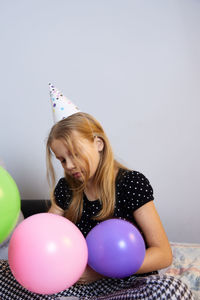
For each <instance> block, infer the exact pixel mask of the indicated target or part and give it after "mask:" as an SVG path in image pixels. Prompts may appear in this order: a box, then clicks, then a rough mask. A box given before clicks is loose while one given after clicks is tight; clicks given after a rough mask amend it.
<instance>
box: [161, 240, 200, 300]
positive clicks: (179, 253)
mask: <svg viewBox="0 0 200 300" xmlns="http://www.w3.org/2000/svg"><path fill="white" fill-rule="evenodd" d="M171 247H172V251H173V263H172V265H171V266H170V267H168V268H166V269H164V270H161V271H160V273H165V274H168V275H173V276H176V277H178V278H180V279H181V280H182V281H183V282H185V283H186V284H187V285H188V286H189V287H190V289H191V290H192V291H193V294H194V296H196V299H200V244H190V243H188V244H185V243H184V244H183V243H171Z"/></svg>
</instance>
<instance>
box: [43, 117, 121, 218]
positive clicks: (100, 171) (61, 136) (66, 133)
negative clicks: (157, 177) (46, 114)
mask: <svg viewBox="0 0 200 300" xmlns="http://www.w3.org/2000/svg"><path fill="white" fill-rule="evenodd" d="M74 131H76V132H78V133H79V134H80V136H81V137H83V138H85V139H87V140H89V141H91V142H92V141H94V138H95V137H98V138H100V139H101V140H102V141H103V143H104V147H103V150H102V151H101V152H100V161H99V164H98V167H97V170H96V172H95V175H94V179H93V184H94V187H95V189H96V192H97V195H98V197H99V200H100V201H101V203H102V209H101V211H100V212H99V213H98V215H97V216H95V217H93V218H94V219H96V220H105V219H107V218H109V217H112V215H113V213H114V207H115V177H116V174H117V170H118V169H119V168H125V167H124V166H122V165H121V164H120V163H119V162H117V161H116V160H115V159H114V155H113V152H112V148H111V145H110V143H109V140H108V138H107V136H106V134H105V132H104V130H103V128H102V126H101V125H100V123H99V122H98V121H97V120H95V118H93V117H92V116H91V115H89V114H86V113H82V112H79V113H76V114H73V115H71V116H69V117H68V118H66V119H64V120H61V121H59V122H58V123H56V124H55V125H54V126H53V127H52V129H51V131H50V134H49V137H48V140H47V145H46V158H47V177H48V181H49V183H50V185H51V202H52V205H53V206H56V208H58V206H57V205H56V201H55V196H54V189H55V172H54V169H53V165H52V160H51V158H52V151H51V145H52V142H53V140H55V139H57V140H62V141H63V142H64V143H65V144H66V146H67V147H68V149H69V151H70V153H71V155H72V157H73V159H74V161H75V165H78V166H79V167H80V166H81V168H82V164H83V161H84V166H86V167H85V172H84V173H85V174H86V175H85V177H84V180H83V182H82V183H81V182H78V181H77V180H75V179H73V178H72V177H71V176H69V175H68V174H67V173H66V172H65V178H66V181H67V183H68V184H69V186H70V188H71V189H72V201H71V202H70V205H69V207H68V209H67V210H66V211H65V212H64V216H65V217H67V218H68V219H69V220H71V221H72V222H74V223H76V222H77V221H78V220H80V218H81V215H82V210H83V191H84V189H85V187H86V184H87V180H88V178H89V172H90V170H89V162H88V160H87V157H86V156H84V154H83V152H82V151H81V148H80V147H79V144H78V142H77V141H74V140H73V138H72V133H73V132H74Z"/></svg>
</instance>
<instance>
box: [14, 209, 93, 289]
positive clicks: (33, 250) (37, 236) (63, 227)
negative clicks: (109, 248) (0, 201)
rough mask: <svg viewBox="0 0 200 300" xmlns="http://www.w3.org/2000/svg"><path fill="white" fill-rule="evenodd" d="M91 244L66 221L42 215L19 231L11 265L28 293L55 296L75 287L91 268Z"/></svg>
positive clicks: (16, 234)
mask: <svg viewBox="0 0 200 300" xmlns="http://www.w3.org/2000/svg"><path fill="white" fill-rule="evenodd" d="M87 258H88V251H87V243H86V240H85V238H84V236H83V235H82V233H81V231H80V230H79V229H78V227H76V226H75V225H74V224H73V223H72V222H70V221H69V220H67V219H66V218H64V217H61V216H58V215H54V214H51V213H40V214H36V215H33V216H31V217H29V218H27V219H25V220H24V221H23V222H22V223H20V224H19V225H18V227H17V228H16V229H15V231H14V233H13V235H12V237H11V240H10V244H9V249H8V262H9V265H10V268H11V271H12V273H13V275H14V276H15V278H16V280H17V281H18V282H19V283H20V284H21V285H22V286H24V287H25V288H26V289H27V290H29V291H31V292H34V293H38V294H54V293H58V292H60V291H63V290H64V289H67V288H68V287H70V286H71V285H73V284H74V283H75V282H76V281H77V280H78V279H79V278H80V277H81V275H82V273H83V272H84V270H85V267H86V265H87Z"/></svg>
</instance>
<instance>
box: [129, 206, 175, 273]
mask: <svg viewBox="0 0 200 300" xmlns="http://www.w3.org/2000/svg"><path fill="white" fill-rule="evenodd" d="M133 216H134V219H135V221H136V223H137V225H138V227H139V228H140V229H141V231H142V232H143V235H144V238H145V241H146V244H147V250H146V255H145V258H144V262H143V264H142V266H141V267H140V269H139V270H138V271H137V274H141V273H148V272H152V271H156V270H159V269H163V268H166V267H168V266H169V265H170V264H171V263H172V251H171V247H170V244H169V241H168V238H167V235H166V233H165V231H164V228H163V225H162V223H161V220H160V217H159V215H158V213H157V210H156V208H155V206H154V203H153V201H150V202H148V203H146V204H145V205H143V206H142V207H140V208H138V209H137V210H136V211H135V212H134V213H133Z"/></svg>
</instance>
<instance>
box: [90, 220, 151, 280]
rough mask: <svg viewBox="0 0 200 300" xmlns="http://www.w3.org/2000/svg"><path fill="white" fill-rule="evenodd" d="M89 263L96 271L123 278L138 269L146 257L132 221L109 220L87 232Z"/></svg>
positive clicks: (139, 235) (143, 246)
mask: <svg viewBox="0 0 200 300" xmlns="http://www.w3.org/2000/svg"><path fill="white" fill-rule="evenodd" d="M86 242H87V245H88V264H89V266H90V267H91V268H92V269H94V270H95V271H96V272H98V273H100V274H102V275H105V276H108V277H115V278H123V277H127V276H130V275H132V274H134V273H135V272H137V271H138V270H139V268H140V267H141V265H142V263H143V260H144V257H145V251H146V249H145V243H144V240H143V237H142V235H141V234H140V232H139V230H138V229H137V228H136V227H135V226H134V225H133V224H132V223H130V222H128V221H124V220H121V219H110V220H106V221H103V222H101V223H100V224H98V225H96V226H95V227H94V228H93V229H92V230H91V231H90V232H89V233H88V235H87V237H86Z"/></svg>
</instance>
